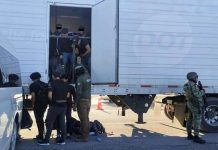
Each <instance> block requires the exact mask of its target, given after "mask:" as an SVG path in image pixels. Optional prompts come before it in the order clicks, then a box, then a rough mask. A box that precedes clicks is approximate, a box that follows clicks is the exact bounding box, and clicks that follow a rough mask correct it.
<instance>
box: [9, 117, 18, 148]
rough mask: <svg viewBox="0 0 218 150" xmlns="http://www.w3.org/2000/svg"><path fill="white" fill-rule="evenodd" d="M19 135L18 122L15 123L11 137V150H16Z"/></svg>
mask: <svg viewBox="0 0 218 150" xmlns="http://www.w3.org/2000/svg"><path fill="white" fill-rule="evenodd" d="M17 133H18V125H17V122H16V121H15V122H14V126H13V131H12V135H11V141H10V147H9V150H15V147H16V143H17V135H18V134H17Z"/></svg>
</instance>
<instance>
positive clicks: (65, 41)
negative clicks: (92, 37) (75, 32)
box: [59, 37, 73, 53]
mask: <svg viewBox="0 0 218 150" xmlns="http://www.w3.org/2000/svg"><path fill="white" fill-rule="evenodd" d="M72 43H73V41H72V40H71V39H70V38H68V37H61V38H59V46H60V50H61V52H62V53H63V52H66V53H71V52H73V48H72Z"/></svg>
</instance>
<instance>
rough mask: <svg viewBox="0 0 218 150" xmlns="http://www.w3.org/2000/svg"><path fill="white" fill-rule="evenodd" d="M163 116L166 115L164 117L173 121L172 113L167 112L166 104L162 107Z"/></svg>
mask: <svg viewBox="0 0 218 150" xmlns="http://www.w3.org/2000/svg"><path fill="white" fill-rule="evenodd" d="M164 114H165V115H166V117H167V118H168V119H170V120H173V118H174V112H171V111H170V110H169V107H168V105H167V104H165V106H164Z"/></svg>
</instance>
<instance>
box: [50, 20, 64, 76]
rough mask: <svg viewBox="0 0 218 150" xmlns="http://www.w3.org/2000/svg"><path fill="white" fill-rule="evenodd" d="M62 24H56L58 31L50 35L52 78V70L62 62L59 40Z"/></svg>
mask: <svg viewBox="0 0 218 150" xmlns="http://www.w3.org/2000/svg"><path fill="white" fill-rule="evenodd" d="M61 32H62V25H61V24H57V25H56V31H55V32H54V33H53V34H51V35H50V39H49V77H50V79H52V72H53V71H54V70H55V69H56V68H57V66H58V64H60V62H61V56H60V46H59V45H60V44H59V40H60V37H61Z"/></svg>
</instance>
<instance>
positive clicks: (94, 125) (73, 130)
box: [69, 118, 106, 135]
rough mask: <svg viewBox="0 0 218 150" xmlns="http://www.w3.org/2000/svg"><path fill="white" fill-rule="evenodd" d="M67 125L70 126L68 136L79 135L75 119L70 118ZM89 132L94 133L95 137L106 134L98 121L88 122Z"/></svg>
mask: <svg viewBox="0 0 218 150" xmlns="http://www.w3.org/2000/svg"><path fill="white" fill-rule="evenodd" d="M69 124H70V134H77V135H81V123H80V121H78V120H76V119H75V118H71V120H70V123H69ZM89 132H94V133H95V134H96V135H98V134H104V133H106V132H105V128H104V126H103V125H102V124H101V123H100V122H99V121H98V120H94V122H90V131H89Z"/></svg>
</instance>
